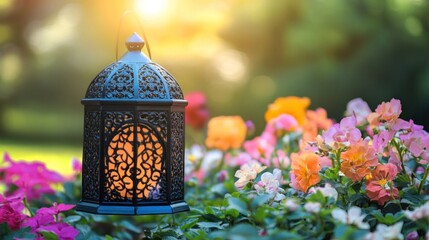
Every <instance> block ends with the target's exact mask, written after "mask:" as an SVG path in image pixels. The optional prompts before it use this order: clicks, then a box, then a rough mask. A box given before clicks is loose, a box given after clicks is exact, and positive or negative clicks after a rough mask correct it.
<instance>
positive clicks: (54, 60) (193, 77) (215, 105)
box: [0, 0, 429, 145]
mask: <svg viewBox="0 0 429 240" xmlns="http://www.w3.org/2000/svg"><path fill="white" fill-rule="evenodd" d="M127 9H134V10H136V11H137V12H138V14H139V16H140V18H141V19H140V20H141V22H142V24H143V26H144V30H145V32H146V34H147V35H148V39H149V43H150V46H151V51H152V54H153V60H154V61H155V62H158V63H159V64H161V65H162V66H164V67H165V68H166V69H168V70H169V71H170V72H171V73H172V74H173V75H174V76H175V77H176V79H177V80H178V81H179V83H180V84H181V86H182V89H183V90H184V92H185V93H188V92H193V91H203V92H204V93H205V94H206V95H207V97H208V104H209V107H210V109H211V111H212V113H211V115H212V116H216V115H241V116H243V118H245V119H249V120H253V121H254V122H255V123H256V126H257V131H261V130H262V129H261V128H262V127H263V124H264V118H263V114H264V112H265V110H266V107H267V104H269V103H271V102H272V101H274V99H275V98H277V97H281V96H288V95H296V96H308V97H309V98H310V99H311V100H312V105H311V108H316V107H324V108H326V109H327V111H328V114H329V116H330V117H332V118H335V119H339V118H340V116H342V114H343V111H344V110H345V108H346V104H347V102H348V101H349V100H351V99H353V98H356V97H362V98H363V99H364V100H366V101H367V102H368V103H369V104H370V107H371V108H372V109H374V108H375V107H376V105H377V104H378V103H380V102H381V101H389V100H390V99H391V98H392V97H394V98H398V99H400V100H401V101H402V104H403V109H404V111H403V117H404V118H405V119H409V118H412V119H414V120H415V122H416V123H419V124H423V125H425V127H426V128H427V127H429V105H428V104H427V103H428V102H429V94H428V93H429V44H428V43H429V2H427V1H424V0H350V1H343V0H329V1H328V0H306V1H296V0H270V1H265V0H204V1H191V0H133V1H131V0H127V1H124V0H94V1H85V0H64V1H57V0H0V140H3V142H4V141H12V140H16V141H34V140H37V141H46V142H64V143H67V144H76V145H78V144H80V143H81V139H82V127H83V117H82V114H83V107H82V106H81V105H80V103H79V102H80V99H81V98H82V97H83V96H84V95H85V91H86V88H87V87H88V85H89V83H90V81H91V80H92V79H93V77H94V76H95V75H96V74H97V73H98V72H100V71H101V70H102V69H103V68H104V67H106V66H107V65H108V64H110V63H111V62H113V61H115V46H116V36H117V34H118V30H117V29H118V24H119V21H120V18H121V14H122V13H123V12H124V11H125V10H127ZM133 31H137V32H139V28H138V25H137V24H136V23H135V21H134V20H133V19H126V21H125V25H124V29H123V31H122V32H121V33H120V38H119V39H120V40H119V44H120V46H121V47H120V55H121V54H122V53H123V52H124V51H125V48H124V47H123V42H124V41H125V40H126V39H127V37H128V36H129V35H130V34H131V33H132V32H133Z"/></svg>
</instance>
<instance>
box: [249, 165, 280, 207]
mask: <svg viewBox="0 0 429 240" xmlns="http://www.w3.org/2000/svg"><path fill="white" fill-rule="evenodd" d="M281 181H282V173H281V171H280V170H279V169H277V168H276V169H274V170H273V173H270V172H266V173H263V174H262V176H261V181H259V182H258V183H256V184H255V190H256V192H257V193H258V194H259V195H261V194H264V193H268V194H272V195H274V200H275V201H280V200H283V199H284V198H285V197H286V196H285V195H283V194H281V193H280V192H282V191H284V190H283V189H282V188H280V187H279V186H280V182H281Z"/></svg>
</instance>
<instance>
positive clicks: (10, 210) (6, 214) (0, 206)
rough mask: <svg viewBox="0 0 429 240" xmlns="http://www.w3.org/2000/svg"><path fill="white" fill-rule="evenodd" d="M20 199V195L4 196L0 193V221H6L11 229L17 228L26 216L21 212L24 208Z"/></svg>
mask: <svg viewBox="0 0 429 240" xmlns="http://www.w3.org/2000/svg"><path fill="white" fill-rule="evenodd" d="M22 199H23V198H22V196H20V195H13V196H10V197H4V196H3V195H2V194H0V223H7V225H8V226H9V228H10V229H11V230H18V229H19V228H20V227H21V224H22V222H23V221H24V220H25V219H26V218H27V216H26V215H24V214H23V213H22V210H23V209H24V204H23V203H22Z"/></svg>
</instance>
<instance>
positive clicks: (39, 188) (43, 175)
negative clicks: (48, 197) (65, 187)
mask: <svg viewBox="0 0 429 240" xmlns="http://www.w3.org/2000/svg"><path fill="white" fill-rule="evenodd" d="M3 159H4V161H5V162H6V163H8V164H9V166H7V167H2V168H0V174H3V175H4V177H3V180H4V182H5V183H6V186H13V185H14V186H16V187H17V188H18V190H17V191H18V192H21V193H23V194H24V196H25V197H26V198H27V199H28V200H31V199H38V198H40V196H41V195H42V194H53V193H54V190H53V189H52V187H51V185H52V184H55V183H61V182H63V181H64V178H63V177H62V176H61V175H60V174H59V173H57V172H54V171H51V170H48V169H47V168H46V166H45V164H44V163H42V162H38V161H35V162H31V163H28V162H24V161H20V162H15V161H13V160H12V159H11V158H10V156H9V154H7V153H5V154H4V157H3ZM8 191H11V189H8Z"/></svg>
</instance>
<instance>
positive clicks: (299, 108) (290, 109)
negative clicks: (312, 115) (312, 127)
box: [265, 96, 310, 126]
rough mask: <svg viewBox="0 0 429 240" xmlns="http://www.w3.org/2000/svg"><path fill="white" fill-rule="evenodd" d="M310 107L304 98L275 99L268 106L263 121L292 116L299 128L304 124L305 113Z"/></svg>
mask: <svg viewBox="0 0 429 240" xmlns="http://www.w3.org/2000/svg"><path fill="white" fill-rule="evenodd" d="M309 105H310V99H309V98H306V97H303V98H301V97H294V96H291V97H283V98H277V99H276V100H275V101H274V102H273V103H272V104H270V105H269V106H268V110H267V112H265V120H266V121H267V122H268V121H269V120H271V119H273V118H275V117H277V116H279V115H280V114H283V113H286V114H290V115H292V116H293V117H294V118H295V119H296V120H297V121H298V124H299V125H300V126H302V125H303V124H304V122H305V111H306V110H307V107H308V106H309Z"/></svg>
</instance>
